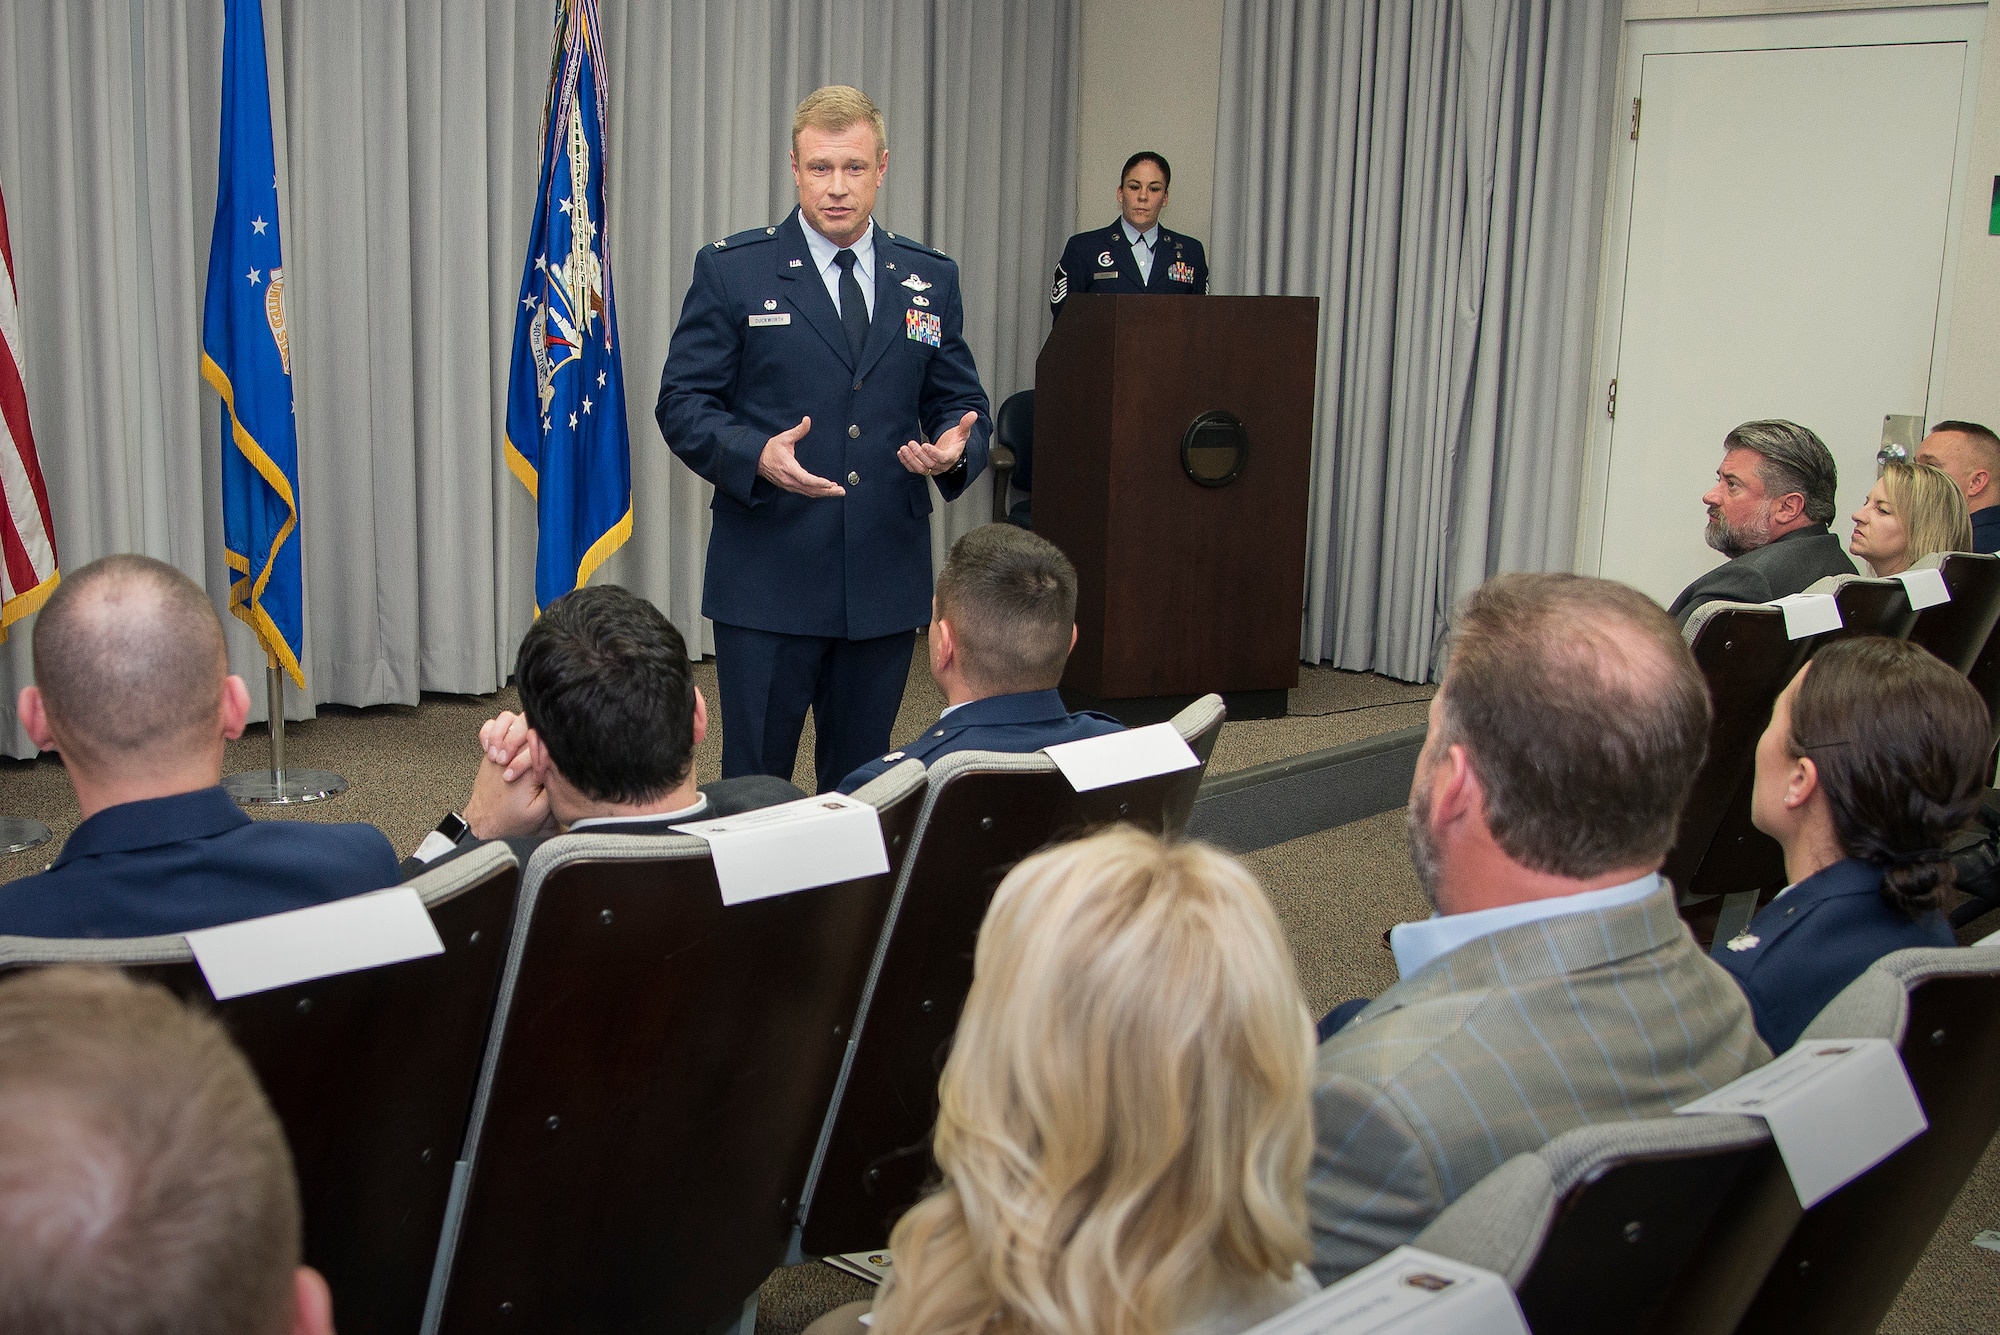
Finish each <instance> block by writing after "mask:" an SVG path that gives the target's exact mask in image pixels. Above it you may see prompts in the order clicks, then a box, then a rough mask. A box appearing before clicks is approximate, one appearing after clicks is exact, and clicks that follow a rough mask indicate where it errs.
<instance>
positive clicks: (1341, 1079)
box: [1306, 884, 1771, 1284]
mask: <svg viewBox="0 0 2000 1335" xmlns="http://www.w3.org/2000/svg"><path fill="white" fill-rule="evenodd" d="M1770 1059H1771V1053H1770V1050H1769V1049H1768V1048H1766V1047H1765V1046H1764V1044H1763V1042H1762V1040H1760V1039H1759V1038H1758V1037H1757V1031H1756V1028H1755V1026H1754V1025H1753V1023H1752V1021H1751V1018H1750V1008H1749V1006H1748V1004H1747V1003H1746V1002H1745V1001H1744V999H1743V994H1742V992H1741V991H1739V990H1738V989H1737V987H1736V984H1735V982H1734V981H1733V980H1731V978H1730V977H1729V975H1728V974H1727V973H1726V972H1724V971H1723V970H1722V969H1721V968H1720V967H1719V966H1718V965H1716V964H1715V962H1714V961H1712V960H1710V959H1709V958H1708V957H1707V956H1706V955H1704V954H1703V953H1702V951H1701V950H1700V948H1699V947H1697V946H1696V945H1695V943H1694V940H1693V938H1692V937H1690V936H1689V935H1688V932H1687V928H1686V927H1685V926H1684V925H1683V924H1682V922H1681V920H1680V916H1679V915H1678V914H1677V913H1675V911H1674V900H1673V890H1672V888H1671V887H1669V886H1666V885H1664V884H1663V885H1662V886H1661V888H1660V889H1659V890H1658V891H1657V892H1655V893H1654V894H1650V895H1648V896H1646V897H1645V898H1644V899H1642V900H1639V901H1638V902H1636V903H1632V904H1627V905H1625V906H1623V907H1619V908H1613V909H1609V910H1604V911H1586V912H1581V913H1570V914H1563V915H1561V916H1558V917H1554V918H1546V919H1543V920H1541V921H1539V922H1529V923H1522V924H1520V925H1518V926H1515V927H1509V928H1505V929H1503V930H1501V931H1498V932H1495V933H1493V934H1492V935H1490V936H1486V937H1482V938H1480V939H1479V940H1477V941H1470V942H1467V943H1466V944H1465V945H1463V946H1460V947H1459V948H1458V949H1456V950H1453V951H1450V952H1448V953H1446V954H1444V955H1441V956H1439V957H1438V958H1437V959H1434V960H1432V961H1431V962H1430V963H1429V964H1427V965H1425V966H1424V967H1423V968H1422V969H1421V970H1419V971H1418V972H1417V973H1416V974H1415V975H1414V976H1413V977H1410V978H1406V979H1404V980H1403V981H1401V982H1399V983H1397V984H1396V985H1395V986H1394V987H1392V988H1390V989H1389V990H1388V991H1387V992H1384V993H1383V994H1382V995H1381V996H1380V997H1377V998H1376V999H1375V1001H1374V1002H1373V1003H1372V1004H1370V1005H1369V1006H1368V1008H1367V1009H1366V1010H1364V1011H1362V1012H1361V1014H1359V1015H1358V1016H1356V1017H1355V1018H1354V1020H1353V1021H1352V1022H1350V1023H1349V1024H1348V1026H1347V1027H1346V1028H1345V1029H1342V1030H1341V1031H1340V1032H1339V1033H1337V1034H1335V1035H1334V1036H1333V1037H1332V1038H1330V1039H1328V1040H1327V1041H1326V1043H1325V1044H1323V1045H1322V1046H1321V1047H1320V1050H1319V1064H1318V1073H1317V1077H1316V1082H1315V1089H1314V1095H1313V1123H1314V1130H1315V1139H1316V1145H1315V1148H1314V1152H1313V1166H1312V1172H1311V1174H1310V1176H1309V1177H1308V1178H1307V1182H1306V1201H1307V1205H1308V1208H1309V1211H1310V1213H1311V1216H1312V1233H1313V1272H1314V1274H1316V1275H1317V1276H1318V1278H1319V1280H1320V1282H1321V1283H1323V1284H1330V1283H1332V1282H1333V1281H1334V1280H1336V1279H1339V1278H1340V1277H1341V1276H1343V1275H1346V1274H1348V1273H1350V1272H1352V1271H1354V1270H1358V1269H1359V1268H1361V1267H1362V1266H1364V1265H1366V1264H1368V1263H1369V1262H1370V1261H1373V1260H1375V1259H1376V1258H1377V1257H1380V1256H1381V1255H1383V1254H1384V1253H1386V1252H1388V1251H1391V1250H1393V1249H1394V1248H1396V1247H1398V1246H1400V1245H1401V1244H1403V1243H1405V1242H1408V1241H1409V1240H1410V1239H1411V1238H1413V1237H1415V1236H1416V1235H1417V1233H1419V1232H1420V1231H1421V1230H1422V1229H1423V1227H1424V1226H1425V1225H1426V1224H1428V1223H1430V1221H1431V1220H1432V1219H1434V1218H1435V1217H1436V1216H1437V1214H1438V1212H1439V1211H1441V1210H1443V1209H1444V1207H1445V1206H1447V1205H1449V1204H1450V1203H1451V1202H1452V1201H1454V1200H1456V1199H1457V1198H1458V1197H1459V1196H1461V1195H1463V1194H1464V1193H1465V1192H1466V1191H1468V1190H1470V1189H1471V1188H1472V1187H1473V1186H1474V1185H1475V1184H1476V1183H1477V1182H1478V1181H1479V1180H1480V1179H1481V1178H1483V1177H1485V1176H1486V1174H1488V1173H1490V1172H1492V1171H1493V1170H1494V1169H1496V1168H1498V1167H1499V1166H1500V1165H1501V1164H1502V1163H1505V1162H1506V1161H1507V1160H1508V1159H1509V1158H1511V1157H1512V1156H1514V1155H1516V1154H1520V1153H1522V1152H1524V1151H1527V1150H1532V1149H1537V1148H1539V1147H1540V1146H1541V1145H1543V1144H1545V1143H1546V1142H1547V1141H1549V1140H1551V1139H1553V1138H1554V1137H1555V1136H1557V1135H1560V1134H1561V1133H1562V1132H1564V1131H1568V1130H1570V1129H1572V1128H1573V1127H1578V1126H1582V1125H1585V1124H1586V1123H1590V1122H1604V1121H1613V1120H1616V1119H1619V1118H1625V1119H1637V1118H1642V1117H1659V1116H1663V1115H1665V1114H1667V1113H1669V1112H1670V1111H1671V1110H1672V1109H1673V1108H1674V1107H1675V1105H1677V1104H1682V1103H1686V1102H1688V1101H1690V1100H1692V1099H1695V1098H1698V1097H1700V1096H1701V1095H1703V1094H1706V1093H1708V1092H1709V1091H1710V1090H1713V1089H1716V1088H1719V1087H1720V1086H1722V1085H1726V1084H1728V1083H1729V1082H1730V1081H1731V1080H1734V1079H1736V1077H1738V1076H1740V1075H1742V1074H1743V1073H1744V1072H1746V1071H1750V1070H1753V1069H1754V1068H1756V1067H1758V1066H1761V1065H1763V1064H1764V1063H1765V1062H1767V1061H1769V1060H1770Z"/></svg>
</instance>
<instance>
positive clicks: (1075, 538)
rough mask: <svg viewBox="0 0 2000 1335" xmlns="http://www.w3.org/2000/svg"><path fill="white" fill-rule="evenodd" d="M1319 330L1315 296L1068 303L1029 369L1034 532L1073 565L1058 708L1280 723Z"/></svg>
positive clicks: (1098, 297) (1087, 297) (1297, 607)
mask: <svg viewBox="0 0 2000 1335" xmlns="http://www.w3.org/2000/svg"><path fill="white" fill-rule="evenodd" d="M1318 330H1319V299H1318V298H1316V297H1195V298H1188V297H1167V296H1137V295H1134V296H1108V295H1104V294H1101V293H1085V294H1082V295H1079V296H1073V297H1071V298H1070V299H1069V301H1068V302H1067V303H1066V304H1065V306H1064V309H1063V315H1062V318H1061V319H1060V320H1058V321H1056V325H1055V328H1054V330H1053V331H1052V332H1051V333H1050V334H1049V339H1048V342H1047V343H1045V344H1044V345H1043V347H1042V352H1041V356H1040V357H1038V358H1037V359H1036V361H1035V472H1036V481H1035V531H1036V532H1037V533H1039V534H1040V535H1041V536H1043V537H1045V538H1047V539H1048V540H1049V541H1050V542H1053V543H1054V544H1055V545H1056V546H1058V547H1060V548H1061V549H1062V550H1063V552H1064V553H1065V554H1066V555H1068V557H1069V559H1070V560H1071V561H1072V562H1074V563H1075V564H1076V573H1077V583H1078V597H1077V609H1076V622H1077V642H1076V650H1075V652H1074V653H1072V654H1071V655H1070V660H1069V669H1068V671H1067V672H1066V673H1065V674H1064V676H1063V690H1064V693H1065V694H1066V695H1070V696H1074V697H1077V698H1079V699H1080V700H1083V701H1086V702H1095V701H1103V702H1116V701H1126V700H1133V699H1134V698H1135V697H1169V698H1174V697H1188V696H1194V695H1199V694H1202V693H1204V692H1207V691H1221V692H1223V693H1225V694H1227V695H1230V696H1232V697H1234V698H1232V700H1231V710H1230V712H1231V714H1232V716H1235V717H1243V716H1244V714H1245V713H1248V714H1249V715H1250V716H1252V717H1272V716H1276V715H1281V714H1283V712H1284V703H1285V699H1284V695H1283V692H1284V691H1286V690H1288V689H1290V688H1291V687H1293V686H1296V685H1297V684H1298V679H1299V624H1300V613H1301V611H1302V610H1303V607H1304V600H1305V561H1306V505H1307V497H1308V486H1309V482H1308V479H1309V477H1310V473H1311V462H1312V419H1313V378H1314V370H1315V364H1316V360H1317V343H1318ZM1232 417H1233V418H1234V419H1235V421H1236V422H1240V424H1241V427H1240V432H1238V430H1237V428H1236V427H1235V425H1234V424H1233V423H1232V422H1231V421H1230V420H1229V419H1230V418H1232ZM1191 427H1192V428H1195V429H1194V430H1193V431H1192V432H1191V431H1190V428H1191ZM1239 444H1240V447H1241V448H1240V452H1239V451H1237V450H1236V448H1235V447H1236V446H1237V445H1239ZM1232 463H1233V464H1234V465H1235V467H1236V471H1235V472H1234V475H1233V477H1230V476H1229V474H1230V468H1231V465H1232ZM1193 473H1198V474H1200V475H1202V476H1203V477H1205V478H1206V479H1207V483H1206V484H1204V483H1203V482H1200V481H1196V480H1195V477H1194V476H1193V475H1191V474H1193ZM1225 479H1226V480H1225ZM1246 707H1247V708H1246ZM1114 712H1120V713H1126V712H1136V713H1139V714H1144V713H1146V712H1147V711H1145V710H1144V709H1143V708H1142V709H1139V710H1137V711H1126V710H1118V711H1114ZM1155 712H1158V711H1155ZM1129 721H1133V720H1131V719H1128V722H1129Z"/></svg>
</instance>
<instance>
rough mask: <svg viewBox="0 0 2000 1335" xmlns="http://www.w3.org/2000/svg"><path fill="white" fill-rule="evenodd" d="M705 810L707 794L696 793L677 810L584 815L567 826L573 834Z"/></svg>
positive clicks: (691, 816)
mask: <svg viewBox="0 0 2000 1335" xmlns="http://www.w3.org/2000/svg"><path fill="white" fill-rule="evenodd" d="M706 810H708V794H707V793H696V794H695V795H694V801H693V802H692V803H691V804H690V805H688V806H684V807H682V808H681V809H680V810H678V811H654V812H650V813H648V814H647V815H644V816H585V817H584V818H583V819H582V820H580V821H578V822H577V823H576V824H574V825H572V826H570V827H569V828H570V833H572V834H575V833H576V832H577V831H579V830H596V829H609V828H614V827H616V826H619V825H638V824H640V823H642V822H645V821H656V820H693V819H695V818H696V817H698V816H700V815H701V813H702V812H704V811H706Z"/></svg>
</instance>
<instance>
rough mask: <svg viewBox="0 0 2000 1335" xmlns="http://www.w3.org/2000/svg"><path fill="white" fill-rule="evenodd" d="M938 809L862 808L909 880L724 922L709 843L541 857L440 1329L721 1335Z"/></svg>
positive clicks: (885, 781)
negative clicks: (919, 823) (915, 852)
mask: <svg viewBox="0 0 2000 1335" xmlns="http://www.w3.org/2000/svg"><path fill="white" fill-rule="evenodd" d="M924 791H925V778H924V768H923V766H922V765H921V764H920V763H919V762H917V761H914V760H912V761H908V762H906V763H904V764H902V765H898V766H897V767H896V768H895V769H892V770H890V771H889V772H888V773H887V774H884V775H882V776H880V777H879V778H877V779H875V780H873V781H872V782H870V783H868V784H867V785H865V786H864V787H862V789H861V790H860V791H859V792H858V793H856V794H855V796H857V797H858V798H860V799H862V800H863V801H866V802H870V803H873V804H874V805H875V806H876V807H877V808H878V809H879V812H880V816H881V822H882V833H883V839H884V843H885V844H886V846H887V848H888V852H889V870H888V871H887V872H885V873H883V874H881V875H878V876H872V877H866V878H863V879H861V880H857V881H850V882H845V883H842V884H837V885H829V886H822V887H820V888H818V889H813V890H802V891H798V892H796V893H792V894H785V895H778V896H774V897H772V898H767V899H760V900H755V901H752V902H749V903H744V904H737V905H734V906H725V905H724V904H723V903H722V899H721V892H720V890H719V887H718V885H717V881H716V874H715V865H714V862H713V861H712V860H711V858H710V856H709V852H708V845H707V844H706V843H704V842H703V841H702V840H700V839H697V838H694V837H692V836H679V835H672V836H641V835H616V834H592V833H581V834H572V835H564V836H561V837H559V838H556V839H552V840H550V841H548V842H547V843H545V844H543V845H542V846H541V847H540V848H538V849H536V850H535V853H534V856H533V857H532V858H531V859H530V860H529V863H528V867H527V872H526V877H525V882H526V883H525V885H524V886H523V889H522V893H521V911H520V913H519V914H518V915H517V917H516V920H515V925H514V933H513V939H512V942H511V944H510V946H509V949H508V955H507V966H506V972H505V974H504V976H503V978H502V980H501V985H500V998H499V1005H498V1008H497V1011H496V1014H495V1020H494V1026H493V1034H492V1038H491V1040H490V1041H489V1043H488V1045H487V1048H486V1054H485V1060H484V1063H483V1066H482V1068H481V1071H480V1076H479V1087H478V1095H477V1099H476V1101H475V1104H474V1108H473V1115H472V1125H471V1130H470V1132H469V1134H468V1136H467V1140H466V1148H465V1151H464V1153H463V1154H462V1155H461V1159H462V1160H463V1163H464V1165H465V1166H464V1168H463V1169H462V1170H461V1178H462V1181H461V1183H460V1184H458V1185H457V1186H456V1187H455V1189H454V1193H453V1198H454V1208H453V1212H452V1217H451V1219H450V1220H449V1221H448V1222H447V1226H446V1231H445V1238H444V1243H443V1246H442V1248H441V1249H440V1251H439V1254H438V1267H437V1274H436V1277H435V1279H434V1282H433V1285H432V1290H431V1299H430V1306H429V1309H428V1310H427V1312H426V1313H425V1318H424V1329H425V1330H426V1331H433V1330H439V1329H442V1330H446V1331H451V1332H461V1331H482V1332H483V1331H489V1330H508V1329H518V1330H522V1331H553V1330H641V1329H647V1330H663V1331H667V1330H671V1331H699V1330H702V1329H704V1328H706V1327H708V1326H710V1325H713V1324H715V1323H717V1322H719V1321H722V1320H725V1319H731V1318H734V1317H736V1316H738V1315H740V1314H741V1313H742V1311H743V1308H744V1304H745V1300H746V1299H753V1297H754V1294H755V1293H756V1290H757V1288H758V1286H759V1285H760V1284H761V1283H762V1282H763V1281H764V1279H765V1277H766V1276H767V1275H768V1274H769V1273H770V1271H771V1270H772V1268H773V1267H775V1266H776V1265H778V1264H779V1263H780V1262H781V1261H782V1260H783V1259H784V1255H785V1248H786V1245H787V1243H788V1242H789V1241H790V1237H791V1230H792V1224H793V1220H794V1219H795V1217H796V1215H797V1210H798V1201H799V1196H800V1189H801V1188H802V1187H803V1185H804V1183H805V1178H806V1168H807V1165H808V1164H809V1162H810V1161H811V1157H812V1152H813V1145H814V1140H815V1137H816V1136H817V1135H818V1133H819V1129H820V1125H821V1122H822V1120H823V1119H824V1117H825V1115H826V1108H827V1104H828V1102H829V1101H830V1100H831V1098H832V1095H833V1088H834V1079H835V1076H836V1075H837V1074H838V1072H839V1070H840V1061H841V1054H842V1052H843V1050H844V1048H845V1045H846V1037H847V1036H846V1026H847V1025H848V1024H849V1023H850V1022H851V1021H852V1019H853V1016H854V1013H855V1010H856V1008H857V1006H858V1004H859V1002H860V998H861V987H862V982H863V980H864V979H865V978H866V976H867V973H868V964H869V960H870V957H871V954H872V952H873V951H874V949H875V946H876V942H877V940H878V939H879V938H880V935H881V931H882V923H883V917H884V914H885V913H886V912H887V910H888V906H889V897H890V892H891V890H892V888H893V887H894V886H895V884H896V875H897V871H898V869H899V867H900V864H901V862H902V860H903V855H904V851H905V849H906V847H907V845H908V842H909V837H910V834H911V831H912V829H913V828H914V826H915V824H916V819H917V812H918V807H919V805H920V803H921V801H922V798H923V794H924Z"/></svg>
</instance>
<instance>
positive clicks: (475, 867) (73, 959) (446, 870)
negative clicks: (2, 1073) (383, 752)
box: [0, 841, 514, 969]
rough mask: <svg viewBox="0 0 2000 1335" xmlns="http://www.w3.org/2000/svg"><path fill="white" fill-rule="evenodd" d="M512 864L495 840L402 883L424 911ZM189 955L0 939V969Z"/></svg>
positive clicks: (154, 942) (151, 945)
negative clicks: (413, 894) (414, 896)
mask: <svg viewBox="0 0 2000 1335" xmlns="http://www.w3.org/2000/svg"><path fill="white" fill-rule="evenodd" d="M513 865H514V853H513V850H511V849H509V848H508V847H507V845H506V844H505V843H502V842H499V841H495V842H493V843H490V844H483V845H481V846H480V847H478V848H475V849H473V850H471V851H470V852H468V853H465V854H463V855H462V856H460V857H455V858H453V859H452V860H451V861H450V862H447V863H446V864H444V865H443V866H442V867H438V868H435V869H433V870H431V871H427V872H424V873H423V874H422V875H421V876H414V877H411V878H410V879H409V880H407V881H405V882H404V883H403V884H404V885H406V886H408V887H409V888H410V889H412V890H415V891H416V892H417V898H418V899H420V900H422V901H423V904H424V907H425V908H435V907H437V906H438V905H440V904H444V903H446V902H448V901H450V900H452V899H455V898H457V897H458V896H459V895H460V894H462V893H463V892H464V891H465V890H467V889H469V888H470V887H472V886H475V885H478V884H480V883H481V882H483V881H485V880H486V879H487V878H488V877H489V876H491V875H492V874H493V873H494V872H496V871H498V870H500V869H501V868H502V867H511V866H513ZM193 960H194V952H193V951H192V950H189V949H188V943H187V938H186V937H185V936H182V935H181V934H179V933H178V932H176V933H173V934H171V935H167V936H129V937H105V938H101V939H100V938H83V937H67V938H65V937H44V936H0V969H8V968H15V967H19V966H23V965H42V964H114V965H118V966H120V967H125V966H130V965H141V964H182V963H192V962H193Z"/></svg>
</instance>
